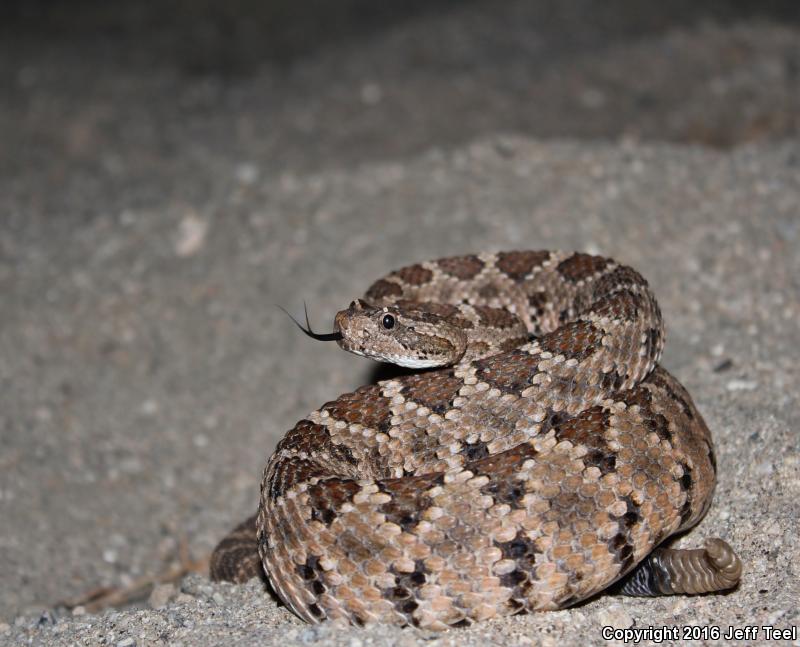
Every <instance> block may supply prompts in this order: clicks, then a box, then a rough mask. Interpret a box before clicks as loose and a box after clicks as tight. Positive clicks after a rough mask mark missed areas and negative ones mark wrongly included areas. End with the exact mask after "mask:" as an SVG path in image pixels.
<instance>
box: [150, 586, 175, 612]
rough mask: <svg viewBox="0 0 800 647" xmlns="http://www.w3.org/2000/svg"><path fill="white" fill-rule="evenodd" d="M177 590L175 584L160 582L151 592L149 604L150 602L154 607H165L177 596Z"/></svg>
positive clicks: (151, 606)
mask: <svg viewBox="0 0 800 647" xmlns="http://www.w3.org/2000/svg"><path fill="white" fill-rule="evenodd" d="M176 592H177V589H176V588H175V585H174V584H158V585H157V586H155V587H154V588H153V591H152V592H151V593H150V597H149V598H148V599H147V604H149V605H150V608H152V609H158V608H160V607H164V606H166V605H167V604H168V603H169V601H170V600H172V599H173V598H174V597H175V593H176Z"/></svg>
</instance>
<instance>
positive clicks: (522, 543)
mask: <svg viewBox="0 0 800 647" xmlns="http://www.w3.org/2000/svg"><path fill="white" fill-rule="evenodd" d="M327 337H328V338H336V339H338V340H339V344H340V345H341V346H342V347H343V348H345V349H347V350H350V351H352V352H356V353H359V354H362V355H368V356H372V357H376V358H379V359H384V360H387V361H394V362H395V363H400V364H403V365H406V366H413V367H422V368H425V367H436V366H439V367H440V368H436V369H435V370H428V371H425V372H420V373H417V374H412V375H406V376H401V377H398V378H396V379H390V380H386V381H383V382H379V383H377V384H374V385H369V386H365V387H362V388H360V389H358V390H357V391H355V392H354V393H347V394H345V395H342V396H340V397H339V398H337V399H336V400H334V401H332V402H328V403H327V404H325V405H323V406H322V407H321V408H320V409H318V410H317V411H314V412H313V413H311V414H309V415H308V416H307V417H306V418H305V419H304V420H301V421H300V422H299V423H297V425H296V426H295V427H294V428H293V429H292V430H291V431H289V432H288V433H287V434H286V436H285V437H284V438H283V439H282V440H281V441H280V442H279V443H278V446H277V448H276V450H275V453H274V454H273V456H272V458H271V459H270V461H269V463H268V465H267V467H266V470H265V472H264V478H263V481H262V484H261V503H260V506H259V511H258V514H257V516H255V517H252V518H251V519H249V520H248V521H246V522H245V523H243V524H241V525H240V526H239V527H238V528H236V529H235V530H234V531H233V532H232V533H231V534H230V535H229V536H228V537H227V538H225V539H224V540H223V541H222V542H221V543H220V544H219V546H218V547H217V548H216V550H215V552H214V554H213V555H212V563H211V571H212V576H213V577H214V578H216V579H226V580H233V581H243V580H246V579H248V578H249V577H252V576H254V575H256V574H257V573H258V572H259V570H260V569H261V568H262V565H263V568H264V570H265V571H266V574H267V576H268V578H269V581H270V582H271V584H272V586H273V587H274V589H275V591H276V592H277V593H278V595H279V596H280V597H281V599H282V600H283V601H284V602H285V603H286V605H287V606H288V607H289V608H290V609H291V610H292V611H294V612H295V613H296V614H297V615H299V616H300V617H301V618H304V619H305V620H307V621H308V622H320V621H322V620H325V619H340V620H346V621H349V622H351V623H354V624H363V623H365V622H371V621H379V622H387V623H395V624H399V625H405V624H413V625H416V626H419V627H424V628H428V629H433V630H440V629H445V628H447V627H450V626H463V625H465V624H470V623H471V622H473V621H477V620H482V619H485V618H491V617H494V616H500V615H508V614H514V613H519V612H523V611H532V610H546V609H559V608H564V607H567V606H570V605H572V604H575V603H576V602H578V601H580V600H583V599H585V598H586V597H588V596H590V595H592V594H594V593H596V592H598V591H600V590H602V589H604V588H606V587H608V586H609V585H610V584H612V583H614V582H615V581H617V580H619V579H620V578H622V577H623V576H625V575H626V574H628V573H629V572H631V571H633V573H632V574H631V576H630V577H628V578H627V580H626V581H625V583H624V585H623V586H622V588H621V590H622V592H624V593H628V594H634V595H657V594H664V593H700V592H708V591H715V590H722V589H726V588H730V587H732V586H735V585H736V583H737V582H738V580H739V576H740V573H741V563H740V562H739V560H738V558H737V557H736V555H735V554H734V553H733V551H732V549H731V548H730V546H728V545H727V544H726V543H725V542H723V541H722V540H719V539H711V540H709V541H707V542H706V547H705V549H699V550H694V551H689V550H671V549H666V548H657V547H658V546H659V544H661V543H662V542H663V541H664V539H666V538H667V537H669V536H670V535H672V534H674V533H676V532H678V531H680V530H684V529H686V528H689V527H690V526H692V525H694V524H696V523H697V522H698V521H699V520H700V519H701V518H702V516H703V515H704V514H705V512H706V510H707V509H708V507H709V505H710V503H711V498H712V493H713V489H714V483H715V476H716V465H715V460H714V449H713V444H712V440H711V436H710V433H709V431H708V428H707V427H706V425H705V423H704V421H703V419H702V417H701V416H700V413H699V412H698V411H697V409H696V408H695V405H694V403H693V402H692V399H691V398H690V397H689V395H688V393H687V392H686V390H685V389H684V388H683V387H682V386H681V385H680V384H679V383H678V381H677V380H676V379H675V378H674V377H672V376H671V375H670V374H669V373H668V372H667V371H665V370H664V369H663V368H661V367H660V366H659V365H658V364H657V362H658V360H659V358H660V356H661V351H662V348H663V343H664V331H663V325H662V321H661V314H660V312H659V309H658V305H657V303H656V301H655V299H654V297H653V296H652V294H651V292H650V290H649V288H648V286H647V283H646V281H645V280H644V279H643V278H642V277H641V276H640V275H639V274H638V273H637V272H636V271H634V270H632V269H630V268H628V267H625V266H623V265H619V264H617V263H615V262H614V261H612V260H609V259H605V258H601V257H597V256H590V255H587V254H581V253H563V252H548V251H540V252H530V251H529V252H503V253H497V254H493V253H486V254H477V255H469V256H462V257H456V258H445V259H441V260H438V261H431V262H428V263H422V264H418V265H413V266H410V267H406V268H403V269H401V270H398V271H396V272H393V273H391V274H389V275H388V276H386V277H385V278H383V279H380V280H379V281H377V282H376V283H374V284H373V285H372V287H371V288H370V289H369V290H368V291H367V293H366V295H365V297H364V300H363V301H362V300H358V301H355V302H353V303H352V304H351V306H350V308H348V309H347V310H344V311H342V312H340V313H338V314H337V316H336V321H335V327H334V333H333V334H332V335H328V336H327ZM654 549H655V550H654ZM637 565H638V567H637ZM634 569H635V570H634Z"/></svg>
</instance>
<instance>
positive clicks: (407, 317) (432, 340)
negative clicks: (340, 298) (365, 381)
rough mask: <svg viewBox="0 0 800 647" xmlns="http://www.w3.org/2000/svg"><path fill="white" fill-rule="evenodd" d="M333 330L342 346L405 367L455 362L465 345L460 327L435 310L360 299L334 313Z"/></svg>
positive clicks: (431, 365) (465, 338)
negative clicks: (372, 303)
mask: <svg viewBox="0 0 800 647" xmlns="http://www.w3.org/2000/svg"><path fill="white" fill-rule="evenodd" d="M333 330H334V334H338V335H339V336H340V338H339V339H337V340H336V341H337V343H338V344H339V346H340V347H341V348H343V349H344V350H346V351H349V352H351V353H354V354H356V355H362V356H364V357H370V358H372V359H376V360H378V361H382V362H389V363H391V364H397V365H398V366H405V367H407V368H432V367H436V366H449V365H451V364H455V363H457V362H458V361H459V360H460V359H461V357H462V356H463V355H464V352H465V350H466V347H467V336H466V334H465V333H464V331H463V330H461V329H460V328H459V327H458V326H455V325H453V324H451V323H449V322H447V321H445V320H444V319H443V318H442V317H440V316H438V315H436V314H433V313H431V312H428V311H425V310H424V309H422V308H404V307H401V306H397V305H390V306H373V305H370V304H369V303H367V302H366V301H363V300H361V299H356V300H355V301H353V302H352V303H351V304H350V307H349V308H347V310H341V311H339V312H338V313H336V318H335V319H334V324H333Z"/></svg>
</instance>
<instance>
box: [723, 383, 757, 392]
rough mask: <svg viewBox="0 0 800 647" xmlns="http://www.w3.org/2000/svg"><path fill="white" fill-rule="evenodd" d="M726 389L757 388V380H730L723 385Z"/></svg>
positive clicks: (745, 389) (744, 389)
mask: <svg viewBox="0 0 800 647" xmlns="http://www.w3.org/2000/svg"><path fill="white" fill-rule="evenodd" d="M725 388H726V389H728V391H753V390H754V389H756V388H758V382H753V381H751V380H731V381H730V382H728V383H727V384H726V385H725Z"/></svg>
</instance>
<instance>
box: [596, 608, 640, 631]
mask: <svg viewBox="0 0 800 647" xmlns="http://www.w3.org/2000/svg"><path fill="white" fill-rule="evenodd" d="M597 622H598V623H599V624H600V626H602V627H613V628H614V629H628V628H630V627H632V626H633V618H631V616H630V614H629V613H628V612H627V611H626V610H625V608H624V607H623V606H622V605H621V604H611V605H609V606H608V607H607V608H605V609H601V610H600V611H599V612H598V613H597Z"/></svg>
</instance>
